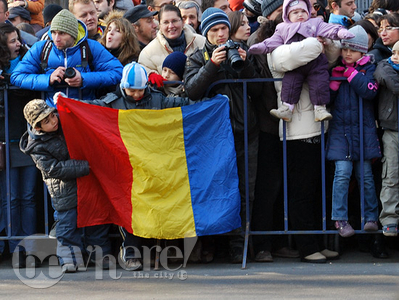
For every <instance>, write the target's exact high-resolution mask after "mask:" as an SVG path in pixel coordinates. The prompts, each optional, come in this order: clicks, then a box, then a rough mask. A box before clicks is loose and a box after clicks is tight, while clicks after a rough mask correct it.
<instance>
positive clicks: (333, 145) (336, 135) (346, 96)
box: [326, 56, 381, 161]
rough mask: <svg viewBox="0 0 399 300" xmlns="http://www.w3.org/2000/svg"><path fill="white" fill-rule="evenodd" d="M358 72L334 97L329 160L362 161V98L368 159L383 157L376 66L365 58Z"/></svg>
mask: <svg viewBox="0 0 399 300" xmlns="http://www.w3.org/2000/svg"><path fill="white" fill-rule="evenodd" d="M354 68H355V69H356V70H357V71H358V73H357V74H356V75H355V76H353V78H351V79H349V78H348V79H349V80H350V82H349V81H342V83H341V86H340V87H339V90H338V91H337V92H334V93H332V94H331V103H332V109H331V114H332V115H333V119H332V120H331V121H330V123H329V130H328V140H327V154H326V157H327V159H328V160H353V161H358V160H360V134H359V124H360V122H359V99H360V97H361V98H363V132H364V134H363V136H364V159H365V160H369V159H372V158H376V157H381V149H380V143H379V140H378V137H377V130H376V125H375V117H374V108H373V106H374V101H373V100H374V98H375V97H376V95H377V83H376V80H375V79H374V77H373V73H374V71H375V68H376V67H375V65H374V64H372V63H371V62H370V57H369V56H364V57H363V58H362V59H360V60H359V61H358V62H357V63H356V64H355V66H354Z"/></svg>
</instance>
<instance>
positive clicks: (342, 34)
mask: <svg viewBox="0 0 399 300" xmlns="http://www.w3.org/2000/svg"><path fill="white" fill-rule="evenodd" d="M337 36H338V38H339V39H341V40H342V39H351V38H354V37H355V35H354V34H353V33H351V32H349V30H348V29H345V28H341V29H340V30H338V32H337Z"/></svg>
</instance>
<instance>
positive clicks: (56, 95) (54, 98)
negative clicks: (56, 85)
mask: <svg viewBox="0 0 399 300" xmlns="http://www.w3.org/2000/svg"><path fill="white" fill-rule="evenodd" d="M58 96H61V97H64V98H68V96H67V95H65V94H64V93H63V92H57V93H55V94H54V96H53V103H54V104H55V105H57V102H58Z"/></svg>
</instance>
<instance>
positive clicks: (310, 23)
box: [249, 0, 354, 54]
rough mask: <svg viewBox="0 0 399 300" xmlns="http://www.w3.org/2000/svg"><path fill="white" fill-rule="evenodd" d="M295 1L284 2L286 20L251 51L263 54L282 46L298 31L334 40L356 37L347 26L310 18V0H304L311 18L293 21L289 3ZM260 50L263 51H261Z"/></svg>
mask: <svg viewBox="0 0 399 300" xmlns="http://www.w3.org/2000/svg"><path fill="white" fill-rule="evenodd" d="M293 1H296V0H284V3H283V20H284V22H282V23H280V24H278V25H277V27H276V31H275V33H274V34H273V36H271V37H270V38H268V39H266V40H264V41H263V42H261V43H259V44H257V45H258V46H257V47H254V46H255V45H254V46H252V47H251V48H250V51H249V52H250V53H252V54H261V53H269V52H272V51H273V50H274V49H276V48H277V47H278V46H281V45H283V44H289V43H290V40H291V39H292V38H293V37H294V35H295V34H297V33H298V34H300V35H302V36H303V37H304V38H308V37H318V36H320V37H324V38H330V39H333V40H339V39H348V38H353V37H354V35H353V34H352V33H350V32H349V31H348V30H347V29H346V28H345V27H343V26H341V25H338V24H332V23H325V22H323V20H322V19H321V18H310V11H311V5H310V2H309V0H303V1H304V2H306V4H307V7H308V12H309V13H308V18H309V19H308V20H307V21H306V22H295V23H292V22H291V21H290V20H289V19H288V14H287V12H288V5H289V4H290V3H291V2H293ZM260 44H263V45H260ZM255 48H256V49H255ZM251 50H255V51H251ZM259 50H260V51H261V52H259Z"/></svg>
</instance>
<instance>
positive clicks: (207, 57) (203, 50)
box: [202, 47, 211, 62]
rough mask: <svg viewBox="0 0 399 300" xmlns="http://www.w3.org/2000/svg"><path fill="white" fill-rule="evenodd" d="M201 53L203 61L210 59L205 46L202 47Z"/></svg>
mask: <svg viewBox="0 0 399 300" xmlns="http://www.w3.org/2000/svg"><path fill="white" fill-rule="evenodd" d="M202 55H203V56H204V59H205V62H207V61H208V60H210V59H211V57H210V55H209V52H208V50H206V47H204V48H202Z"/></svg>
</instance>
